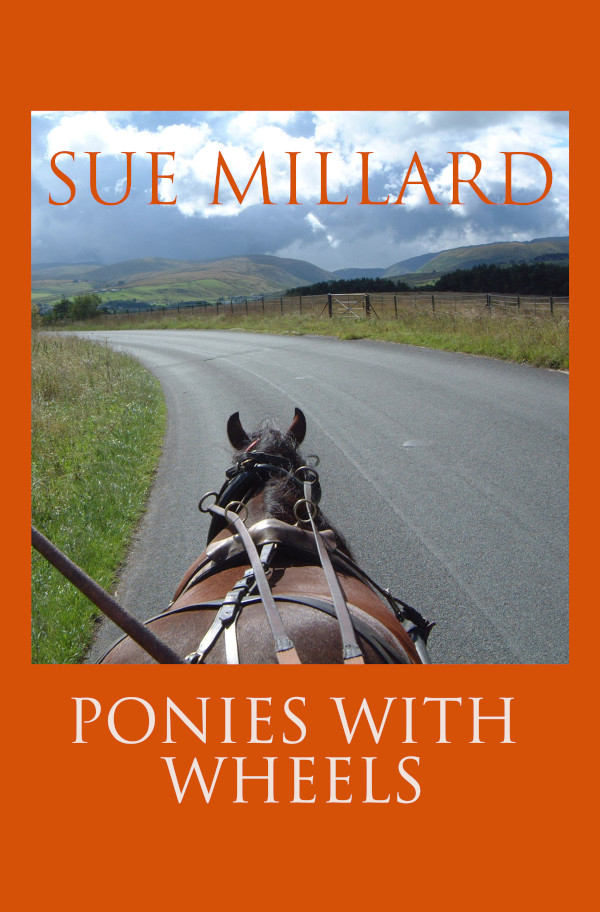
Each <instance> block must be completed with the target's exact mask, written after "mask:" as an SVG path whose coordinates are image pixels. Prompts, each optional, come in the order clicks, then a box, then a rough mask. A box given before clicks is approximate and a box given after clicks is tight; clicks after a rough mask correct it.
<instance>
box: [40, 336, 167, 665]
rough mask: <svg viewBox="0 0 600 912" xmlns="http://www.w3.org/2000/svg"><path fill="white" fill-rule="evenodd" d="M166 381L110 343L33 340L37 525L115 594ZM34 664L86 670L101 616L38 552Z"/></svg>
mask: <svg viewBox="0 0 600 912" xmlns="http://www.w3.org/2000/svg"><path fill="white" fill-rule="evenodd" d="M165 420H166V410H165V405H164V400H163V396H162V391H161V389H160V386H159V384H158V381H157V380H156V379H155V378H154V377H152V375H151V374H149V373H148V372H147V371H146V370H144V368H143V367H142V366H141V365H140V364H139V363H138V362H137V361H136V360H135V359H133V358H130V357H128V356H126V355H123V354H120V353H117V352H113V351H111V349H109V348H108V347H107V346H106V345H103V344H97V343H93V342H88V341H85V340H81V339H77V338H69V337H58V336H51V335H48V334H47V333H35V332H34V333H33V340H32V453H33V457H32V521H33V524H34V525H35V526H36V527H37V528H38V529H39V531H40V532H42V533H43V534H44V535H46V536H47V537H48V538H50V539H51V540H52V541H53V542H54V543H55V544H56V545H57V546H58V547H59V548H60V549H61V550H63V551H65V552H66V553H67V555H68V556H69V557H70V558H71V559H72V560H74V561H75V563H77V564H79V565H80V566H81V567H82V568H83V569H84V570H85V571H86V572H88V573H89V574H90V575H91V576H92V577H93V578H94V579H95V580H96V581H97V582H98V583H100V585H101V586H103V587H104V588H106V589H108V590H109V591H110V590H111V587H114V582H115V578H116V573H117V571H118V569H119V566H120V564H121V562H122V561H123V559H124V557H125V554H126V550H127V547H128V544H129V542H130V539H131V535H132V532H133V531H134V529H135V527H136V524H137V522H138V521H139V519H140V517H141V515H142V513H143V510H144V508H145V503H146V499H147V494H148V491H149V488H150V485H151V482H152V479H153V473H154V469H155V467H156V464H157V461H158V457H159V454H160V448H161V442H162V437H163V433H164V428H165ZM32 593H33V596H32V661H33V662H36V663H68V662H80V661H81V660H82V658H83V657H84V656H85V653H86V651H87V648H88V646H89V644H90V641H91V638H92V636H93V630H94V623H95V617H96V614H97V612H96V609H95V608H94V606H93V605H92V603H91V602H89V601H88V600H87V599H86V598H85V597H84V596H83V595H81V594H80V593H79V592H78V591H77V590H76V589H75V588H74V587H73V586H72V585H71V584H70V583H68V582H67V581H66V580H65V579H64V578H63V577H62V576H61V575H60V574H59V573H58V571H56V570H54V569H53V568H52V567H51V566H50V565H49V564H48V563H47V562H46V561H45V560H44V558H42V557H41V556H40V555H39V554H37V552H32Z"/></svg>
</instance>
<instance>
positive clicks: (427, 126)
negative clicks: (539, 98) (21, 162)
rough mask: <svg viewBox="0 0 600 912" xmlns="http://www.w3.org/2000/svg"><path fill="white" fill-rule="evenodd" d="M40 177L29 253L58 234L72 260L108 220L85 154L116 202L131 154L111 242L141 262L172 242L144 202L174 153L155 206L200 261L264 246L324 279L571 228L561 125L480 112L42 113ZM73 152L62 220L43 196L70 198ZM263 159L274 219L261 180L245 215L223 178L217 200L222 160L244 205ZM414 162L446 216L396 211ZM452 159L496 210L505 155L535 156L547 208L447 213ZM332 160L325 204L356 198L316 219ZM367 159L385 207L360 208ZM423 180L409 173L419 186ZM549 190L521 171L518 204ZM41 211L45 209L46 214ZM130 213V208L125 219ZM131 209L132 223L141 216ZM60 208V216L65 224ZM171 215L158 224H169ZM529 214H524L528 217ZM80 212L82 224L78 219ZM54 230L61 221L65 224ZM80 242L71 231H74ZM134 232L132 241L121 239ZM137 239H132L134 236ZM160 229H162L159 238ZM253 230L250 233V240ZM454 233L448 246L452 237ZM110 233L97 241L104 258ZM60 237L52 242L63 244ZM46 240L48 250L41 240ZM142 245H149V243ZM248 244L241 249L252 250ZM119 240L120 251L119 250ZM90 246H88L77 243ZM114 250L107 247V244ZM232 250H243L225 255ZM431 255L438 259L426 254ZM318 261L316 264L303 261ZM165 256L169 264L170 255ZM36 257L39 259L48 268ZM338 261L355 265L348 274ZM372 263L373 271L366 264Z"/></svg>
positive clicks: (467, 208)
mask: <svg viewBox="0 0 600 912" xmlns="http://www.w3.org/2000/svg"><path fill="white" fill-rule="evenodd" d="M32 132H33V145H32V172H33V182H34V186H35V187H37V188H38V190H39V192H38V193H37V194H35V195H34V200H35V203H34V209H35V211H34V218H33V224H34V232H35V233H34V243H35V245H36V249H38V250H41V249H43V247H44V244H45V243H48V239H49V238H50V236H51V235H52V231H53V228H54V229H55V230H57V229H58V227H59V226H60V227H59V232H58V233H59V234H60V235H61V236H65V237H66V236H69V232H70V231H71V232H72V234H71V239H72V240H71V242H72V243H74V244H75V247H77V237H78V234H81V223H82V222H83V223H84V224H85V225H87V226H88V228H87V229H85V230H86V231H88V232H89V233H93V232H94V231H95V228H94V227H93V225H94V224H95V223H96V222H97V223H98V225H100V224H102V225H103V224H104V221H105V217H106V213H104V212H101V211H100V210H101V209H102V208H104V207H99V206H97V204H93V203H91V201H90V199H89V188H88V186H87V185H88V182H89V160H88V157H87V156H86V155H85V152H89V151H97V152H100V153H101V154H100V156H98V181H99V190H100V192H101V194H102V193H103V194H105V196H104V198H105V199H107V200H109V199H118V198H119V195H122V192H123V190H124V186H125V157H124V156H123V154H122V153H123V152H124V151H134V152H135V153H136V155H135V156H134V157H133V168H134V172H133V173H134V187H135V189H136V190H137V197H136V194H135V193H133V192H132V194H131V198H130V199H129V200H127V202H126V203H125V204H123V205H122V206H115V207H113V208H112V213H113V215H112V216H111V225H113V226H114V227H113V231H116V232H118V231H121V230H123V231H125V230H126V231H127V237H126V238H125V237H124V244H125V246H124V249H125V247H126V249H127V250H130V249H133V247H134V245H135V243H136V238H139V241H138V243H139V244H140V246H141V245H142V243H143V245H144V247H143V249H140V250H139V253H138V255H140V256H151V255H161V253H158V252H157V251H158V250H164V246H165V239H164V237H163V236H162V234H161V230H160V227H159V225H164V224H165V218H164V217H163V216H161V217H160V218H159V217H157V212H156V211H155V207H148V206H147V203H148V202H149V193H150V158H149V156H148V155H147V154H146V153H147V152H149V151H175V153H176V156H175V161H174V162H172V160H171V159H168V158H165V159H162V160H161V161H160V167H161V172H162V173H165V174H168V173H174V175H175V177H174V181H173V182H171V181H169V180H162V181H159V197H160V198H161V199H162V200H163V201H165V200H170V199H172V198H173V197H174V195H175V194H176V195H177V204H176V206H173V207H168V208H169V210H172V212H171V214H170V215H169V225H170V230H171V231H175V232H177V234H176V235H173V243H175V240H176V238H177V237H178V238H179V244H180V246H181V247H186V246H187V245H188V244H189V239H190V238H191V237H192V235H193V237H194V238H198V241H194V249H196V247H197V248H198V249H199V250H200V253H199V254H198V255H199V256H200V255H201V252H202V250H203V249H210V250H211V253H212V251H213V249H214V248H215V245H217V239H218V244H220V245H221V246H219V247H218V249H219V250H220V251H222V255H227V253H237V252H240V248H241V247H243V246H244V244H245V245H246V247H247V249H250V248H252V249H255V248H256V245H258V244H259V243H260V238H261V236H263V238H264V244H265V248H264V249H266V246H268V248H269V249H270V250H271V251H272V250H273V249H274V244H273V241H274V239H276V238H278V243H277V245H276V249H278V250H281V251H289V250H298V251H300V250H302V251H307V258H309V259H310V258H313V260H314V261H316V262H318V263H319V265H324V266H326V267H327V265H328V263H333V262H335V263H336V266H335V267H334V268H337V265H340V266H342V265H352V262H350V260H352V259H356V257H358V256H360V257H361V258H363V262H362V263H361V264H360V265H365V266H366V265H369V262H368V261H370V262H374V263H375V265H385V262H383V264H382V263H381V262H380V259H381V258H382V257H384V256H385V257H386V258H388V257H389V256H390V254H391V259H392V260H394V259H395V260H397V259H400V258H401V256H400V255H399V254H400V253H401V254H404V252H405V251H408V252H407V253H406V256H410V255H413V254H415V253H420V252H426V251H427V250H429V249H435V247H436V245H437V249H441V246H442V245H444V244H445V245H446V246H448V247H452V246H457V244H456V243H455V241H456V239H458V240H459V241H460V242H463V239H464V238H465V237H468V238H469V239H472V240H469V242H472V243H478V242H480V241H483V240H487V239H492V240H494V239H497V240H502V239H504V237H505V236H506V237H508V236H510V237H513V236H515V235H519V234H521V235H524V236H530V237H533V236H541V235H550V234H558V233H567V231H568V228H567V225H568V120H567V116H566V114H560V113H559V112H494V111H493V112H480V111H458V112H451V111H442V112H421V111H413V112H411V111H391V112H385V111H357V112H348V111H337V112H336V111H333V112H327V111H325V112H296V111H275V112H273V111H270V112H269V111H243V112H131V111H129V112H106V111H81V112H64V111H63V112H47V111H42V112H34V116H33V118H32ZM61 150H70V151H72V152H74V153H75V156H76V160H75V162H72V161H71V160H70V159H69V158H68V157H66V156H65V157H64V159H62V161H63V163H64V170H65V173H68V174H70V175H71V176H72V177H73V179H74V180H76V182H77V187H78V194H77V198H76V200H74V201H73V203H72V204H70V205H69V206H68V207H64V209H61V207H49V206H48V193H49V192H50V193H52V192H54V193H55V194H57V196H58V194H59V193H60V192H61V191H62V195H63V198H64V196H65V190H66V188H65V187H64V185H63V184H61V183H60V182H59V181H58V179H57V178H56V177H55V176H54V175H53V174H52V172H51V171H50V167H49V159H50V156H51V155H52V154H53V153H54V152H57V151H61ZM263 150H264V151H265V161H266V165H267V180H268V192H269V195H270V198H271V200H272V202H273V203H274V204H275V205H273V206H265V205H264V204H263V195H262V188H261V180H260V174H257V175H256V176H255V178H254V180H253V182H252V185H251V186H250V187H249V189H248V191H247V194H246V196H245V199H244V202H243V204H242V205H240V204H239V203H238V201H237V199H236V198H235V195H234V193H233V190H232V189H231V187H230V186H229V183H228V181H227V179H226V178H225V177H224V176H223V175H222V176H221V187H220V194H219V200H220V202H221V205H219V206H215V205H212V202H213V196H214V192H215V177H216V170H217V157H218V153H219V151H221V152H222V154H223V156H224V159H225V161H226V162H227V165H228V167H229V168H230V170H231V173H232V175H233V178H234V180H235V181H236V183H237V186H238V188H239V190H240V192H243V191H244V188H245V187H246V184H247V183H248V181H249V179H250V176H251V174H252V172H253V171H254V168H255V167H256V164H257V161H258V159H259V156H260V153H261V152H262V151H263ZM415 151H417V152H418V153H419V157H420V161H421V162H422V165H423V167H424V169H425V172H426V174H427V178H428V180H429V182H430V185H431V188H432V190H433V193H434V194H435V196H436V199H438V201H439V202H440V204H441V205H439V206H431V205H429V202H428V200H427V196H426V194H425V191H424V189H423V188H422V187H420V186H409V187H408V188H407V190H406V192H405V194H404V197H403V205H402V206H393V205H392V204H393V203H394V202H395V200H396V199H397V197H398V193H399V192H400V188H401V186H402V183H403V180H404V178H405V176H406V172H407V169H408V166H409V164H410V161H411V159H412V156H413V154H414V152H415ZM451 151H463V152H475V153H477V155H478V156H479V157H480V158H481V162H482V168H481V173H480V175H479V176H478V178H477V184H478V186H480V187H481V189H482V191H483V192H484V193H485V194H486V195H488V196H489V197H490V199H493V200H494V201H495V202H502V199H503V194H504V169H505V157H504V155H503V154H502V153H503V152H506V151H530V152H537V153H539V154H541V155H543V156H544V157H545V158H547V160H548V161H549V162H550V164H551V166H552V169H553V178H554V180H553V187H552V191H551V194H550V195H549V197H548V198H547V200H545V201H544V203H543V204H542V205H540V206H532V207H502V206H494V207H491V206H485V205H484V204H483V203H482V202H481V201H480V200H478V199H477V197H476V195H475V194H474V192H473V190H472V189H471V188H470V187H469V186H468V185H467V184H464V185H461V190H460V194H461V202H462V201H464V204H465V205H464V206H461V207H455V206H449V203H450V200H451V191H452V159H451V157H450V155H449V154H448V153H449V152H451ZM290 152H297V153H298V155H297V157H296V166H297V175H296V177H297V196H298V202H299V203H300V204H301V205H298V206H290V205H289V200H290V182H291V177H290V165H291V159H290V155H289V153H290ZM323 152H329V153H330V155H329V156H328V157H327V193H328V195H329V199H331V200H341V199H343V198H344V197H345V196H346V195H347V196H348V204H347V205H346V206H327V205H319V200H320V197H321V166H322V157H321V155H319V154H318V153H323ZM357 152H371V153H372V154H371V155H370V156H369V165H368V171H369V195H370V198H371V199H372V200H374V201H376V200H383V199H385V197H386V195H388V194H389V205H387V206H372V207H369V206H360V205H358V204H359V202H360V199H361V165H362V161H361V156H360V155H358V154H357ZM460 168H461V175H464V176H466V177H469V176H471V175H472V173H473V170H472V168H473V162H472V160H471V159H470V158H469V156H463V157H462V158H461V165H460ZM417 178H418V174H417V172H416V170H413V173H412V175H411V179H414V180H416V179H417ZM540 186H543V172H542V169H541V167H540V165H539V164H538V163H537V162H535V161H533V159H527V158H526V157H521V159H520V160H518V159H517V158H515V163H514V188H515V193H514V196H515V199H527V198H531V195H532V193H533V192H535V189H536V187H540ZM38 199H39V200H40V202H39V203H38V202H37V201H38ZM128 207H129V208H128ZM136 207H137V209H136ZM57 208H58V211H57ZM166 208H167V207H165V208H164V209H163V210H162V211H163V212H166ZM526 210H527V211H526ZM84 211H85V219H83V218H82V213H83V212H84ZM57 220H58V221H57ZM70 225H72V226H73V228H72V229H70V228H69V226H70ZM125 225H127V229H125V227H121V226H125ZM136 226H137V227H136ZM154 226H156V227H154ZM249 226H252V228H251V229H250V228H249ZM152 232H155V237H156V244H155V247H153V249H152V250H150V249H148V243H149V242H148V237H149V236H152ZM453 232H454V240H453V237H452V233H453ZM101 235H102V232H100V231H98V237H99V241H98V244H99V245H100V246H101V244H102V241H101ZM57 236H58V235H57ZM44 239H45V240H44ZM142 239H143V241H142ZM244 239H245V240H244ZM113 240H114V239H113ZM81 243H83V239H82V241H81ZM106 243H107V249H108V240H107V242H106ZM228 244H229V245H232V244H233V245H235V246H236V249H232V248H231V249H229V248H228ZM430 244H433V245H434V247H433V248H432V247H429V246H427V245H430ZM308 254H310V256H308ZM170 255H173V254H172V253H171V254H170ZM40 256H41V254H40ZM344 257H348V258H349V262H347V263H346V262H344ZM365 260H366V261H365Z"/></svg>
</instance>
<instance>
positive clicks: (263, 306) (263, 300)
mask: <svg viewBox="0 0 600 912" xmlns="http://www.w3.org/2000/svg"><path fill="white" fill-rule="evenodd" d="M261 301H262V309H263V313H264V312H265V296H264V295H263V296H262V298H261Z"/></svg>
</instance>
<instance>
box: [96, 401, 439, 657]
mask: <svg viewBox="0 0 600 912" xmlns="http://www.w3.org/2000/svg"><path fill="white" fill-rule="evenodd" d="M227 433H228V437H229V440H230V442H231V444H232V446H233V448H234V450H235V454H234V463H233V465H232V467H231V468H230V469H229V470H228V472H227V478H226V481H225V483H224V485H223V487H222V488H221V490H220V492H218V493H216V492H213V495H212V498H211V497H210V495H205V496H204V497H203V498H202V500H201V502H200V509H201V510H202V511H205V512H209V513H210V514H211V516H212V520H211V525H210V529H209V533H208V541H207V548H206V550H205V551H204V552H203V553H202V554H201V555H200V557H199V558H198V559H197V560H196V561H195V562H194V563H193V564H192V566H191V567H190V568H189V569H188V570H187V572H186V573H185V575H184V577H183V579H182V581H181V583H180V584H179V586H178V588H177V591H176V592H175V595H174V597H173V601H172V602H171V604H170V605H169V607H168V608H167V609H166V610H165V611H164V612H163V614H161V615H159V616H158V617H156V618H153V619H151V620H150V621H148V622H147V625H148V626H149V627H150V629H151V630H152V632H153V633H154V634H155V635H156V636H157V637H158V638H159V639H160V640H162V641H163V642H164V643H166V644H168V646H170V647H171V649H172V650H174V651H175V652H176V653H177V654H178V655H180V656H181V657H182V659H185V661H186V662H189V663H191V664H197V663H200V662H204V663H220V664H224V663H227V662H229V663H238V662H240V663H244V664H273V663H277V662H279V663H286V664H288V663H296V662H302V663H309V664H311V663H319V664H321V663H342V662H344V663H353V664H357V663H358V664H360V663H363V662H367V663H398V664H423V663H427V662H429V658H428V656H427V650H426V648H425V643H426V641H427V636H428V633H429V629H430V627H431V626H432V625H430V624H428V623H427V622H426V621H425V620H424V619H423V618H422V617H421V616H420V615H419V614H418V612H417V611H415V610H414V609H413V608H410V606H408V605H406V604H405V603H404V602H402V601H400V600H399V599H396V598H394V597H393V596H391V595H390V593H389V592H388V591H387V590H383V589H381V588H380V587H379V586H378V585H377V584H376V583H375V582H374V581H373V580H371V579H370V578H369V577H368V576H367V575H366V574H365V573H364V572H363V571H362V570H361V569H360V568H359V567H358V566H357V565H356V563H355V562H354V559H353V557H352V553H351V550H350V548H349V546H348V544H347V542H346V541H345V539H344V537H343V536H342V535H341V533H340V532H338V531H337V530H336V529H333V528H332V526H331V524H330V523H329V522H328V520H327V519H326V517H325V516H324V514H323V513H322V512H321V510H320V508H319V506H318V502H319V499H320V494H321V490H320V486H319V480H318V475H317V472H316V470H315V467H314V465H311V466H306V464H305V462H304V460H303V458H302V457H301V455H300V452H299V449H298V447H299V446H300V444H301V443H302V441H303V440H304V436H305V433H306V419H305V417H304V415H303V413H302V412H301V411H300V409H296V411H295V415H294V419H293V421H292V423H291V425H290V427H289V429H288V430H287V432H286V433H285V434H283V433H281V432H280V431H278V430H277V429H276V428H274V427H273V426H272V425H270V424H267V423H265V424H263V425H262V426H261V427H260V428H259V429H258V430H257V431H255V432H254V433H252V434H247V433H246V431H245V430H244V428H243V427H242V424H241V422H240V418H239V413H238V412H236V413H235V414H234V415H232V416H231V417H230V418H229V421H228V422H227ZM310 458H311V459H312V460H314V459H315V458H314V457H310ZM316 462H318V460H316ZM211 499H212V500H213V501H214V502H213V503H212V504H209V503H208V502H209V500H211ZM267 579H268V582H267ZM101 661H102V662H103V663H111V664H142V663H149V662H152V661H153V660H152V659H151V658H150V656H149V655H147V654H146V653H145V652H144V651H143V650H142V649H141V647H140V646H138V645H137V644H136V643H135V642H134V641H133V640H132V639H130V638H129V637H124V638H122V639H121V640H120V641H118V642H117V643H116V644H115V645H114V646H113V647H112V648H111V650H110V651H109V652H108V653H107V654H106V655H105V656H104V657H103V659H101Z"/></svg>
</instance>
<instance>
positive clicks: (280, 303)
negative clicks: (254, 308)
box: [279, 298, 283, 313]
mask: <svg viewBox="0 0 600 912" xmlns="http://www.w3.org/2000/svg"><path fill="white" fill-rule="evenodd" d="M279 307H280V308H281V313H283V298H279Z"/></svg>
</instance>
